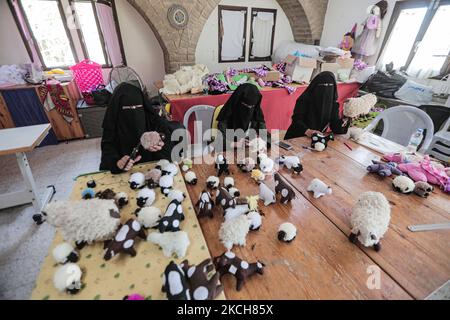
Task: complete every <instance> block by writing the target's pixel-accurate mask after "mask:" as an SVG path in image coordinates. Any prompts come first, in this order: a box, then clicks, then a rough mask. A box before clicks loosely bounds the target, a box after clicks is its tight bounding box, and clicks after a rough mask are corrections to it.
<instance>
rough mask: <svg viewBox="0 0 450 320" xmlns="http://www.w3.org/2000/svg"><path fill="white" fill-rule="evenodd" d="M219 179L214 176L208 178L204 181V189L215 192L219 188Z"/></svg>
mask: <svg viewBox="0 0 450 320" xmlns="http://www.w3.org/2000/svg"><path fill="white" fill-rule="evenodd" d="M219 185H220V179H219V178H218V177H216V176H210V177H208V179H206V187H207V188H208V189H210V190H215V189H217V188H219Z"/></svg>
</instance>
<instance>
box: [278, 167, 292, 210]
mask: <svg viewBox="0 0 450 320" xmlns="http://www.w3.org/2000/svg"><path fill="white" fill-rule="evenodd" d="M274 179H275V193H276V194H281V199H280V202H281V203H282V204H287V203H289V202H291V201H292V200H294V199H295V192H294V190H293V189H292V188H291V187H290V186H289V184H288V183H287V182H286V181H284V179H283V178H281V175H280V174H279V173H278V172H277V173H275V175H274Z"/></svg>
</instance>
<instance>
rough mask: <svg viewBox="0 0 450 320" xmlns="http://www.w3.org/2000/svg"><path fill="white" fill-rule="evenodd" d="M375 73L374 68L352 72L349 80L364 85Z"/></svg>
mask: <svg viewBox="0 0 450 320" xmlns="http://www.w3.org/2000/svg"><path fill="white" fill-rule="evenodd" d="M376 71H377V69H376V67H375V66H370V67H367V68H365V69H363V70H353V71H352V75H351V76H350V78H352V79H355V81H356V82H358V83H366V82H367V80H369V78H370V77H371V76H372V75H373V74H374V73H375V72H376Z"/></svg>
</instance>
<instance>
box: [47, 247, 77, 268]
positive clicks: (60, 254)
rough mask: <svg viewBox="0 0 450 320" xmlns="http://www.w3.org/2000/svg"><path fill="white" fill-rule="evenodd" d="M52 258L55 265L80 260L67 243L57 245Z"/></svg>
mask: <svg viewBox="0 0 450 320" xmlns="http://www.w3.org/2000/svg"><path fill="white" fill-rule="evenodd" d="M52 254H53V258H54V259H55V261H56V263H59V264H66V263H67V262H72V263H76V262H78V260H79V259H80V255H79V254H78V252H77V251H76V250H75V248H74V247H73V246H72V245H71V244H70V243H67V242H64V243H61V244H59V245H57V246H56V247H55V248H54V249H53V251H52Z"/></svg>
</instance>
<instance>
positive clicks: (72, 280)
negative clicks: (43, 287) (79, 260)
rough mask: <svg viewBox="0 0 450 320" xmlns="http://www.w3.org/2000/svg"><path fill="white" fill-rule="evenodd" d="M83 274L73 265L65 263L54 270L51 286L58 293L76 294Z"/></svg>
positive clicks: (79, 288)
mask: <svg viewBox="0 0 450 320" xmlns="http://www.w3.org/2000/svg"><path fill="white" fill-rule="evenodd" d="M82 276H83V272H82V271H81V268H80V267H79V266H78V265H77V264H75V263H67V264H65V265H63V266H60V267H59V268H58V269H56V271H55V274H54V275H53V285H54V286H55V288H56V289H57V290H58V291H60V292H66V293H69V294H76V293H78V292H79V291H80V290H81V287H82V282H81V278H82Z"/></svg>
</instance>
